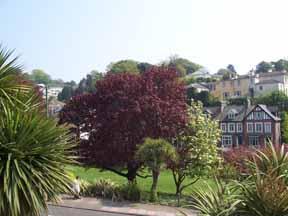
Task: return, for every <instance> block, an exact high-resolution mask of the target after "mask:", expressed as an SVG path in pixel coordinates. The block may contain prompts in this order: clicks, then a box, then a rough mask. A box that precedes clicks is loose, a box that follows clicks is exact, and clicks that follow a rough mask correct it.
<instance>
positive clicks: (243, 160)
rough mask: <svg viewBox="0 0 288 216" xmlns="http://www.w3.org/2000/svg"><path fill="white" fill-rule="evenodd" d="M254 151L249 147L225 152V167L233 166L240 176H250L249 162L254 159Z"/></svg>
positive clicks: (223, 153)
mask: <svg viewBox="0 0 288 216" xmlns="http://www.w3.org/2000/svg"><path fill="white" fill-rule="evenodd" d="M253 153H255V150H254V149H251V148H248V147H239V148H231V149H229V150H228V151H223V152H222V155H223V159H224V166H225V165H227V166H233V167H234V168H235V171H237V172H238V173H239V175H244V176H246V175H248V174H249V173H250V170H249V166H248V165H247V161H248V160H251V159H252V156H253Z"/></svg>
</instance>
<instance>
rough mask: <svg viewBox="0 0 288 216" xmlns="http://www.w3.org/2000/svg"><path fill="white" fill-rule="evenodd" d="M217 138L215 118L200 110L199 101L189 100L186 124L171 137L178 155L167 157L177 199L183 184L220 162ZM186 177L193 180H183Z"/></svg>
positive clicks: (196, 178) (194, 181) (190, 183)
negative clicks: (174, 136) (189, 105)
mask: <svg viewBox="0 0 288 216" xmlns="http://www.w3.org/2000/svg"><path fill="white" fill-rule="evenodd" d="M219 139H220V130H219V125H218V122H217V121H214V120H212V119H211V117H210V116H207V115H206V114H204V113H203V107H202V104H201V102H192V103H191V107H190V108H189V109H188V122H187V125H186V128H185V129H184V130H183V131H182V132H181V133H180V134H179V135H178V136H177V137H176V138H175V139H174V146H175V148H176V151H177V153H178V157H176V158H175V160H169V161H168V167H169V168H170V169H171V170H172V174H173V178H174V182H175V185H176V195H177V196H178V198H179V199H180V196H181V193H182V191H183V190H184V189H185V188H187V187H189V186H191V185H192V184H194V183H196V182H197V181H198V179H199V177H200V176H201V175H204V174H207V173H209V172H211V171H212V169H213V167H215V166H217V165H218V164H219V163H220V158H219V155H218V148H217V144H218V142H219ZM187 177H190V178H193V180H192V181H190V182H188V183H186V184H184V181H185V180H186V178H187Z"/></svg>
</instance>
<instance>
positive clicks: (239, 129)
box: [237, 123, 243, 132]
mask: <svg viewBox="0 0 288 216" xmlns="http://www.w3.org/2000/svg"><path fill="white" fill-rule="evenodd" d="M242 130H243V129H242V123H237V132H242Z"/></svg>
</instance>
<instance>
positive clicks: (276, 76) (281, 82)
mask: <svg viewBox="0 0 288 216" xmlns="http://www.w3.org/2000/svg"><path fill="white" fill-rule="evenodd" d="M207 86H208V88H209V91H210V92H211V94H212V95H213V96H215V97H217V98H219V99H220V100H227V99H230V98H237V97H247V96H249V97H254V96H259V95H263V94H267V93H270V92H272V91H281V92H284V93H285V94H286V95H288V73H287V72H285V71H282V72H269V73H261V74H254V73H249V74H247V75H240V76H238V77H235V78H232V79H229V80H218V81H215V82H211V83H207Z"/></svg>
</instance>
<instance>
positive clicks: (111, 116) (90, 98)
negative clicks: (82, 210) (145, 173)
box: [60, 67, 187, 181]
mask: <svg viewBox="0 0 288 216" xmlns="http://www.w3.org/2000/svg"><path fill="white" fill-rule="evenodd" d="M96 85H97V91H96V92H95V93H93V94H87V95H82V96H77V97H74V98H73V99H72V100H70V101H69V102H68V103H67V104H66V106H65V107H64V108H63V110H62V112H61V113H60V120H61V123H62V122H67V123H72V124H74V125H76V126H77V128H78V130H77V134H78V135H80V133H82V132H87V133H88V134H89V140H82V141H81V144H80V153H81V156H82V157H83V158H85V160H84V161H83V162H84V163H85V164H86V165H94V166H95V165H96V166H98V167H101V168H104V169H107V170H111V171H114V172H116V173H117V174H119V175H121V176H123V177H126V178H128V180H129V181H132V180H134V179H135V177H136V174H137V170H138V169H139V167H140V164H139V163H137V161H135V160H134V156H135V151H136V150H137V148H136V146H137V144H139V143H142V142H143V140H144V138H145V137H152V138H155V137H156V138H157V137H162V138H167V139H169V138H171V137H173V136H175V135H176V134H177V133H178V132H179V131H180V130H181V129H182V128H183V127H184V126H185V123H186V117H187V116H186V103H185V89H184V86H183V83H181V82H179V81H178V76H177V74H176V71H175V70H172V69H169V68H158V67H154V68H152V69H151V70H150V71H148V72H146V73H144V74H142V75H141V76H139V75H134V74H130V73H120V74H111V73H110V74H107V75H106V76H105V78H104V79H103V80H100V81H98V82H97V83H96ZM80 126H81V127H80ZM109 155H113V157H112V158H111V157H107V156H109ZM123 168H126V170H127V173H124V172H122V171H123Z"/></svg>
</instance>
